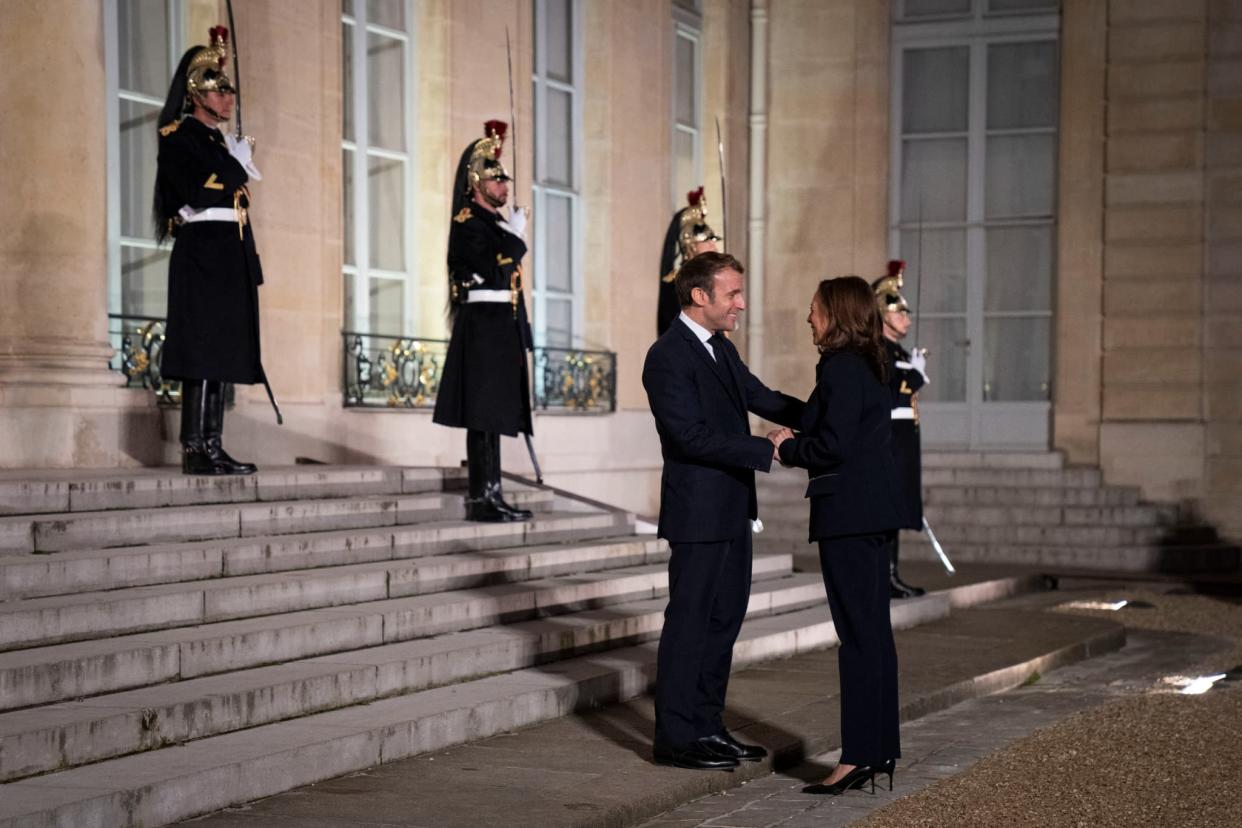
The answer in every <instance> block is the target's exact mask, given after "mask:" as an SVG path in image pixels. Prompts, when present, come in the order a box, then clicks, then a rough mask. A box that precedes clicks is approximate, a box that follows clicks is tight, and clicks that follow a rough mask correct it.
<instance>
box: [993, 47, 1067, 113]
mask: <svg viewBox="0 0 1242 828" xmlns="http://www.w3.org/2000/svg"><path fill="white" fill-rule="evenodd" d="M1057 60H1058V58H1057V44H1056V43H1053V42H1051V41H1045V42H1041V43H1006V44H1001V45H996V46H989V47H988V128H989V129H1013V128H1020V127H1050V126H1056V123H1057V97H1058V96H1057V83H1058V81H1057Z"/></svg>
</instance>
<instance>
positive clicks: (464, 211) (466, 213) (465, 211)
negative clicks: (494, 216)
mask: <svg viewBox="0 0 1242 828" xmlns="http://www.w3.org/2000/svg"><path fill="white" fill-rule="evenodd" d="M473 217H474V213H472V212H470V208H469V207H462V208H461V212H460V213H458V214H457V215H455V216H453V221H455V222H457V223H458V224H461V223H462V222H463V221H466V220H467V219H470V218H473Z"/></svg>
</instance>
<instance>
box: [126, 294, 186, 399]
mask: <svg viewBox="0 0 1242 828" xmlns="http://www.w3.org/2000/svg"><path fill="white" fill-rule="evenodd" d="M108 337H109V339H110V340H111V342H112V347H113V348H115V349H116V352H115V353H114V354H113V355H112V361H111V362H110V363H109V366H110V367H111V368H112V369H113V370H114V371H118V372H120V373H121V374H122V375H123V376H124V377H125V386H126V387H127V388H149V389H151V390H152V391H154V392H155V398H156V401H157V402H159V404H160V405H180V404H181V383H180V382H178V381H176V380H165V379H164V378H163V376H162V375H161V374H160V357H161V356H162V355H163V353H164V320H163V319H160V318H159V317H156V316H123V315H120V314H112V313H110V314H108Z"/></svg>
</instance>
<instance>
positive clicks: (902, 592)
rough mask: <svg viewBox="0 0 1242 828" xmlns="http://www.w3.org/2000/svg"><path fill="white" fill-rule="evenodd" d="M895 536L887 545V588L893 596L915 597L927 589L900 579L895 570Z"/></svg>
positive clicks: (896, 549) (896, 548)
mask: <svg viewBox="0 0 1242 828" xmlns="http://www.w3.org/2000/svg"><path fill="white" fill-rule="evenodd" d="M897 554H898V547H897V538H896V537H894V538H893V542H892V545H891V546H890V547H889V558H888V590H889V594H890V595H891V596H892V597H894V598H917V597H918V596H920V595H923V594H925V593H926V592H927V590H925V589H923V588H922V587H916V586H910V585H909V584H907V583H906V582H905V581H903V580H901V575H900V574H898V572H897Z"/></svg>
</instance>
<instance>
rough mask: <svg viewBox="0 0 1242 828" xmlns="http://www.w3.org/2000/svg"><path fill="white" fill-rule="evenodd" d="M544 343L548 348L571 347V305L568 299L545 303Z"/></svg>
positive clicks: (551, 300) (549, 300) (550, 300)
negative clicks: (545, 342)
mask: <svg viewBox="0 0 1242 828" xmlns="http://www.w3.org/2000/svg"><path fill="white" fill-rule="evenodd" d="M546 315H547V317H548V318H547V325H546V326H545V328H544V330H545V332H546V341H547V344H548V347H550V348H569V347H571V346H572V345H573V305H572V304H571V303H570V301H569V300H568V299H552V298H549V299H548V301H547V310H546Z"/></svg>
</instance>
